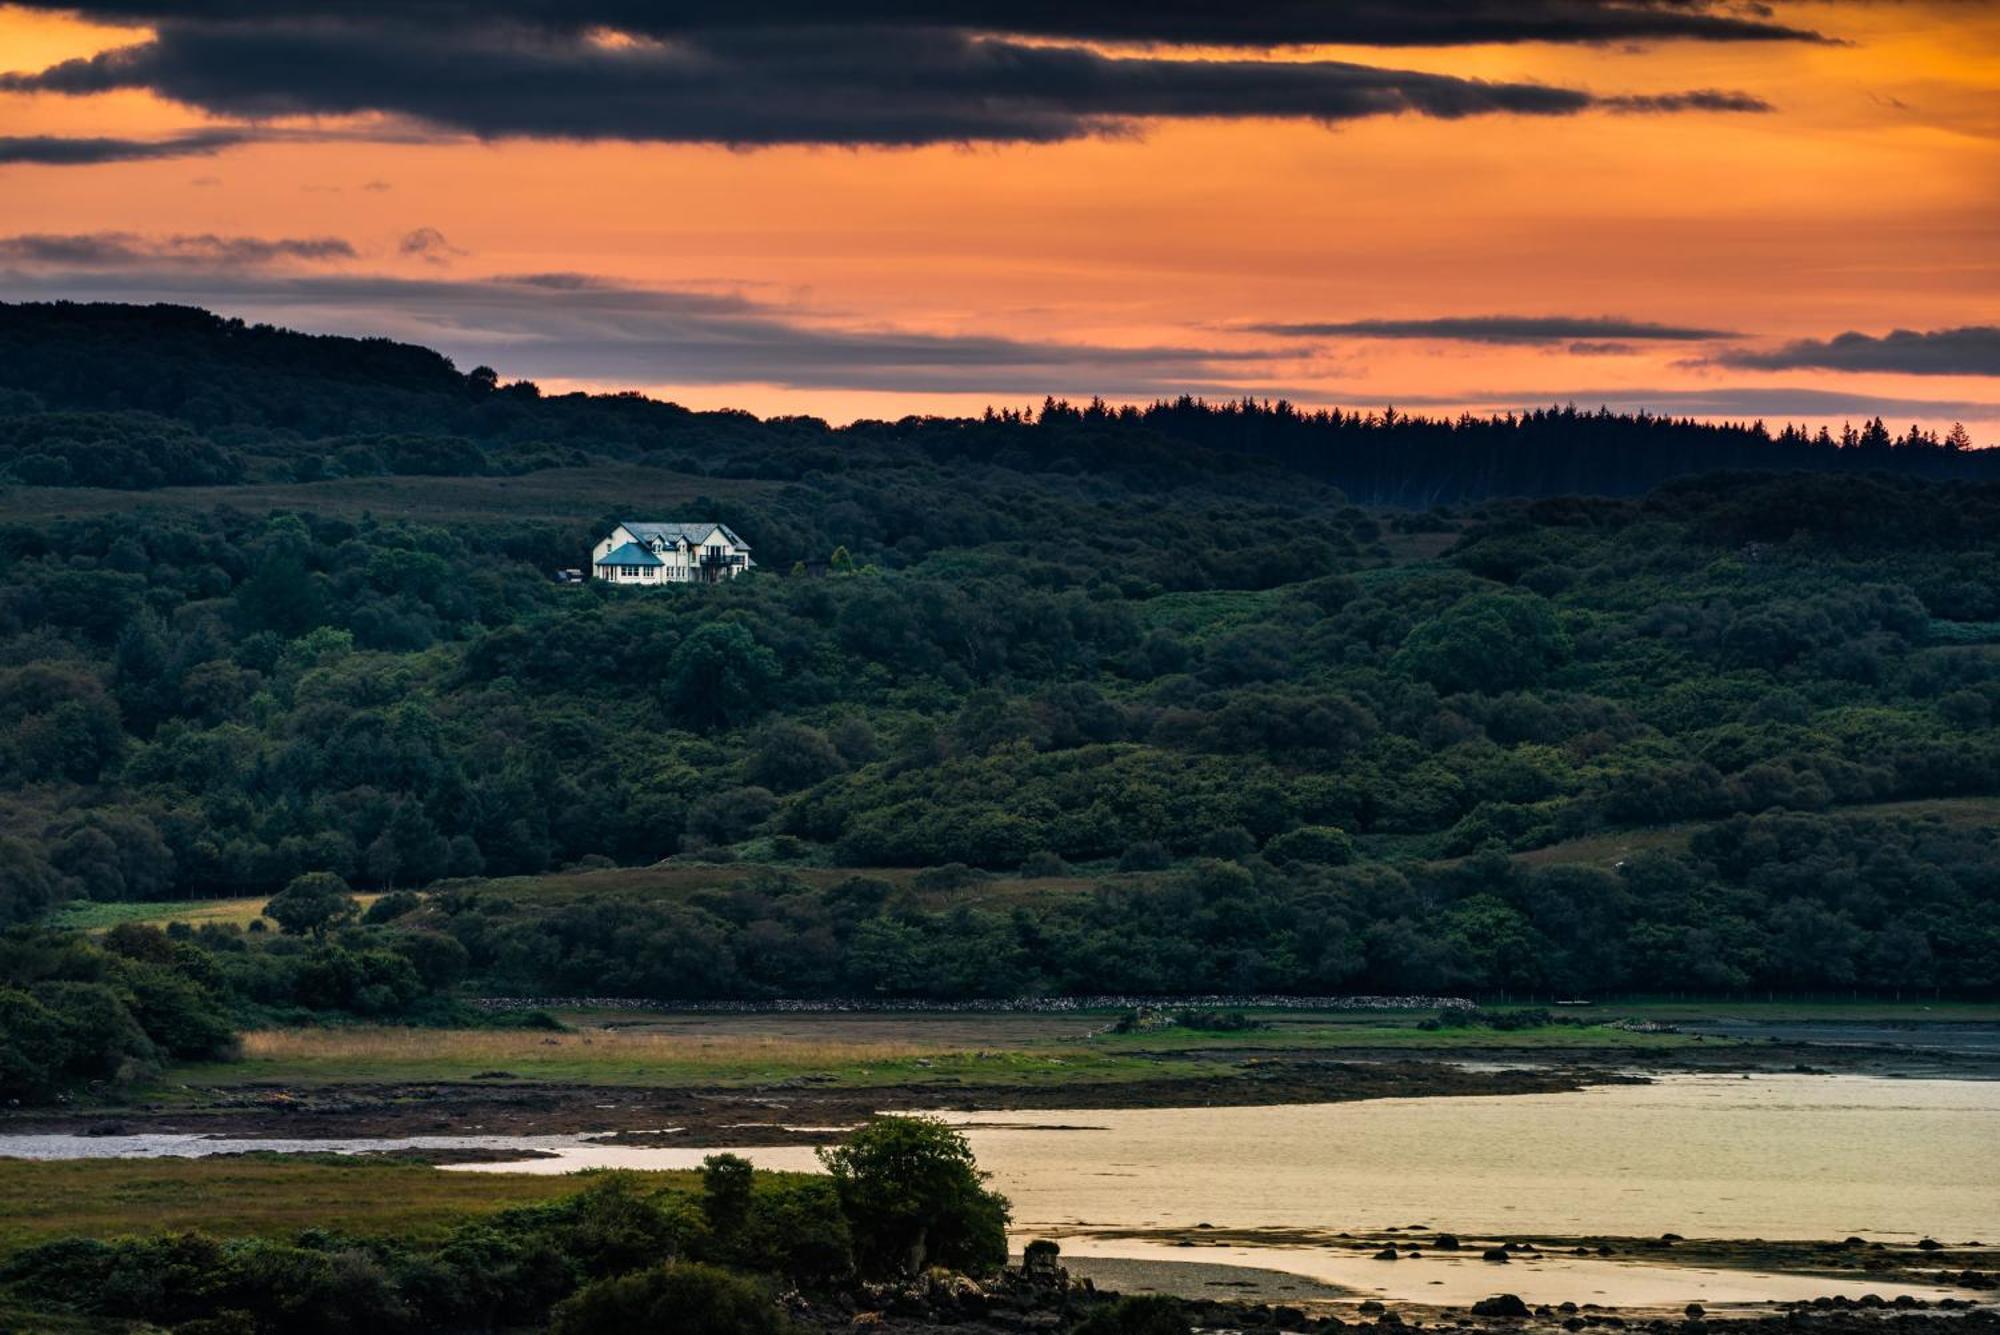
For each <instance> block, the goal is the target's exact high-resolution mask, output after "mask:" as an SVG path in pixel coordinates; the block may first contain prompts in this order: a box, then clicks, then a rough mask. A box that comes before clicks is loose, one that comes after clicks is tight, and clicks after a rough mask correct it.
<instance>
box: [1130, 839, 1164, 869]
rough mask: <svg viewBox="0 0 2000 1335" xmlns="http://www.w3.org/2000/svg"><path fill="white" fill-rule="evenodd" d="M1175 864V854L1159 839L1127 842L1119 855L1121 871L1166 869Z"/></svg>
mask: <svg viewBox="0 0 2000 1335" xmlns="http://www.w3.org/2000/svg"><path fill="white" fill-rule="evenodd" d="M1171 865H1173V856H1172V855H1171V854H1169V853H1168V852H1167V846H1166V845H1165V844H1163V843H1160V842H1159V841H1158V840H1157V839H1142V840H1140V841H1139V842H1138V843H1135V844H1127V845H1126V846H1125V851H1124V852H1123V853H1122V854H1120V855H1119V858H1118V870H1119V871H1165V870H1166V869H1167V868H1168V867H1169V866H1171Z"/></svg>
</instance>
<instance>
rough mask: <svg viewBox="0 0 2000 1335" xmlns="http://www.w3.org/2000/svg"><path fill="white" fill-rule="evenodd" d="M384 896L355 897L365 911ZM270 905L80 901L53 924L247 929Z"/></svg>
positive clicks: (85, 928)
mask: <svg viewBox="0 0 2000 1335" xmlns="http://www.w3.org/2000/svg"><path fill="white" fill-rule="evenodd" d="M381 897H382V896H380V895H356V896H355V897H354V898H355V899H356V900H357V901H359V902H360V904H361V907H362V908H363V909H366V908H367V907H368V906H369V905H370V904H373V903H374V902H375V901H376V900H378V899H380V898H381ZM270 902H271V899H270V896H268V895H258V896H257V897H256V898H254V899H183V900H174V901H172V902H168V903H159V902H151V903H110V904H98V903H92V902H91V901H89V900H78V901H76V902H73V903H70V904H66V905H64V906H63V907H62V908H61V909H60V910H58V911H57V913H56V914H55V917H54V918H53V920H52V921H53V924H54V925H55V926H57V927H66V928H70V929H72V930H74V931H81V932H101V931H104V930H105V929H106V928H108V927H116V926H117V925H118V924H120V923H125V922H138V923H147V924H149V925H151V926H155V927H164V926H166V925H167V924H168V923H170V922H184V923H188V924H190V925H192V926H195V927H200V926H202V925H203V924H206V923H234V924H235V925H236V926H238V927H248V926H249V925H250V924H251V923H252V922H254V921H256V920H257V919H258V918H261V917H263V916H264V906H265V905H266V904H268V903H270Z"/></svg>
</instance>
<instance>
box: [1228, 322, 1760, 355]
mask: <svg viewBox="0 0 2000 1335" xmlns="http://www.w3.org/2000/svg"><path fill="white" fill-rule="evenodd" d="M1250 328H1251V329H1252V330H1254V331H1255V332H1257V333H1262V334H1280V335H1283V336H1285V337H1288V338H1400V339H1433V340H1437V341H1440V342H1450V343H1506V344H1528V345H1533V344H1557V343H1577V344H1580V345H1583V346H1584V347H1589V346H1591V345H1612V346H1610V347H1605V348H1601V349H1598V350H1605V351H1611V350H1616V346H1615V345H1617V344H1620V343H1627V342H1634V341H1646V342H1699V341H1701V340H1703V339H1711V338H1735V337H1737V336H1736V335H1735V334H1732V333H1730V332H1729V331H1727V330H1724V329H1699V328H1694V327H1691V326H1687V325H1670V324H1654V323H1653V322H1652V321H1650V320H1623V319H1618V318H1615V317H1612V316H1603V315H1582V316H1577V315H1452V316H1441V317H1437V318H1434V319H1427V320H1335V321H1325V322H1306V323H1300V324H1258V325H1251V326H1250Z"/></svg>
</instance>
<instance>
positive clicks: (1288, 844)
mask: <svg viewBox="0 0 2000 1335" xmlns="http://www.w3.org/2000/svg"><path fill="white" fill-rule="evenodd" d="M1264 852H1265V854H1266V855H1267V856H1269V857H1270V859H1271V861H1273V862H1278V863H1285V862H1311V863H1318V864H1320V865H1322V866H1327V867H1344V866H1346V865H1347V864H1348V863H1350V862H1352V861H1354V841H1353V840H1352V839H1350V838H1348V837H1347V831H1345V830H1342V829H1337V828H1336V827H1334V826H1331V825H1301V826H1300V827H1299V828H1298V829H1296V830H1292V831H1290V832H1288V833H1286V834H1281V835H1278V836H1276V837H1275V838H1273V839H1272V840H1271V842H1270V843H1268V844H1266V845H1264Z"/></svg>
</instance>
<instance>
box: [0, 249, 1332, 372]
mask: <svg viewBox="0 0 2000 1335" xmlns="http://www.w3.org/2000/svg"><path fill="white" fill-rule="evenodd" d="M0 295H4V296H5V297H6V298H8V299H20V300H65V299H66V300H79V301H89V300H111V301H141V302H148V301H167V302H178V303H183V304H189V305H201V306H206V307H209V308H212V309H215V310H218V311H221V312H223V313H225V314H229V315H238V316H242V317H244V318H248V319H257V320H268V321H271V322H273V323H282V324H287V325H291V326H294V327H303V328H312V329H316V330H321V331H325V332H331V333H347V334H354V335H361V336H368V335H381V334H385V333H386V334H388V335H389V336H391V337H396V338H404V339H409V340H412V341H416V342H421V343H424V344H427V345H429V346H431V347H435V348H438V349H439V350H441V351H443V352H444V353H446V355H448V356H451V357H452V358H454V359H455V360H457V361H458V362H459V363H460V364H461V365H466V366H470V365H475V364H477V363H480V362H487V363H490V364H492V365H495V366H501V367H504V368H506V369H507V371H508V373H509V374H510V375H512V374H519V375H527V376H530V377H556V378H564V379H578V380H587V381H590V382H593V383H599V384H602V383H607V382H612V383H619V382H622V383H628V384H641V385H709V384H736V383H762V384H774V385H783V386H787V387H794V388H808V389H866V390H887V391H919V392H930V393H959V392H962V393H978V394H988V395H994V396H998V397H1010V396H1018V397H1023V398H1039V397H1040V396H1041V395H1043V394H1044V393H1055V394H1071V395H1082V396H1087V395H1090V394H1092V393H1102V394H1106V395H1110V396H1113V397H1118V398H1134V399H1145V398H1152V397H1155V396H1163V395H1174V394H1179V393H1184V392H1185V393H1192V394H1205V395H1211V396H1224V397H1227V396H1234V395H1238V394H1241V393H1243V392H1244V390H1243V387H1242V386H1241V385H1240V384H1237V383H1233V382H1232V381H1231V379H1230V377H1231V376H1232V375H1234V374H1239V373H1242V372H1244V371H1246V370H1247V371H1248V372H1249V374H1250V376H1251V378H1252V379H1258V378H1261V377H1260V376H1259V375H1258V373H1259V372H1261V371H1263V370H1264V369H1265V363H1266V360H1267V358H1266V355H1265V354H1262V353H1255V352H1238V351H1222V350H1216V349H1207V348H1199V347H1175V346H1158V345H1156V346H1148V347H1110V346H1103V345H1094V344H1083V343H1061V342H1045V341H1040V340H1023V339H1013V338H1005V337H1001V336H998V335H992V334H980V333H965V334H933V333H918V332H910V331H901V330H882V329H860V330H857V329H849V328H840V327H835V326H832V325H829V324H827V323H826V322H824V321H823V320H820V319H817V318H815V317H814V316H813V314H812V313H810V312H805V311H799V310H795V309H790V308H786V307H780V306H774V305H769V304H765V303H761V302H757V301H753V300H750V299H748V298H746V297H743V296H741V295H738V294H734V293H721V292H702V291H687V290H660V289H649V288H636V287H631V286H627V285H624V284H620V283H614V282H609V281H605V280H602V279H597V278H593V277H590V276H588V275H581V274H564V273H551V274H526V275H518V276H513V277H505V278H495V279H488V280H475V279H464V280H454V279H443V278H437V279H398V278H391V277H380V276H368V275H347V274H338V275H336V274H297V273H287V272H283V271H277V270H254V269H241V270H232V271H209V272H206V273H200V274H195V273H191V272H187V271H183V270H179V269H176V268H174V267H172V266H167V265H162V266H158V267H155V268H152V269H148V270H141V271H133V270H130V269H127V268H125V267H123V266H121V265H118V264H111V265H93V264H90V263H87V262H85V263H76V264H73V265H71V266H69V267H66V268H46V269H39V270H35V271H29V270H13V271H10V270H8V269H7V268H5V267H0ZM1260 392H1262V391H1260ZM1271 392H1273V393H1277V392H1280V391H1277V390H1272V391H1271ZM1290 392H1291V393H1292V394H1293V396H1294V397H1299V396H1300V395H1299V392H1298V391H1296V390H1293V391H1290Z"/></svg>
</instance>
